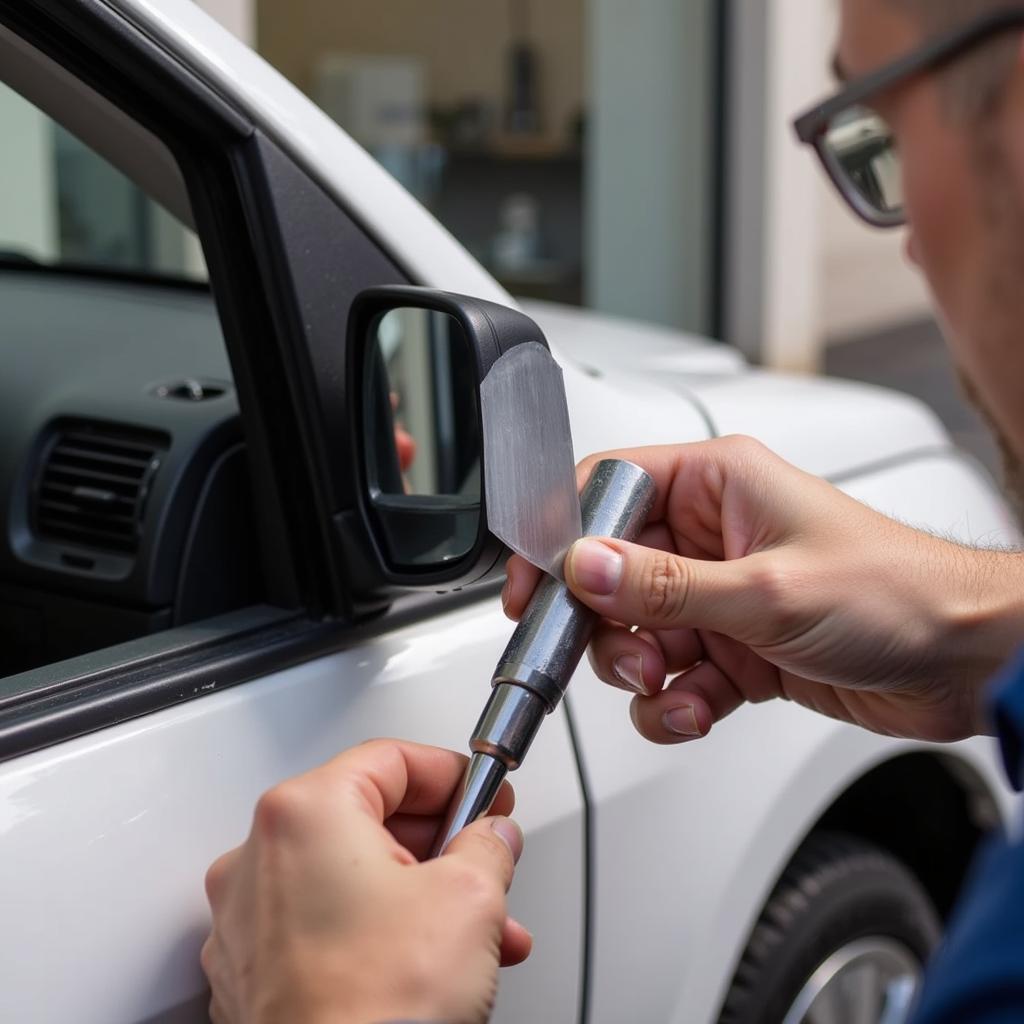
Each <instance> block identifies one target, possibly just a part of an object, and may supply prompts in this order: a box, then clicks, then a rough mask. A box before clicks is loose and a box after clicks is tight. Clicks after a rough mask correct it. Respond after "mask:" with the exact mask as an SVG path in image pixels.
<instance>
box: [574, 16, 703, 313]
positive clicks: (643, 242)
mask: <svg viewBox="0 0 1024 1024" xmlns="http://www.w3.org/2000/svg"><path fill="white" fill-rule="evenodd" d="M715 2H717V0H711V2H706V0H686V2H680V0H634V2H632V3H629V4H624V3H622V2H621V0H591V2H590V5H589V12H588V29H587V35H588V49H589V53H590V57H589V60H590V74H589V78H590V82H591V111H592V114H591V130H590V132H589V135H588V145H587V153H586V169H587V172H586V173H587V177H586V181H587V196H586V212H587V216H586V223H587V229H588V234H587V242H586V253H587V258H586V262H585V266H586V272H587V277H586V292H585V295H586V301H587V304H588V305H590V306H593V307H594V308H595V309H598V310H603V311H605V312H609V313H614V314H617V315H620V316H629V317H635V318H637V319H641V320H651V321H655V322H657V323H662V324H667V325H669V326H673V327H683V328H688V329H690V330H694V331H701V332H706V331H707V330H708V329H709V327H710V321H711V309H710V298H711V281H712V274H713V269H714V268H713V267H712V265H711V254H712V252H713V251H714V247H713V246H712V244H711V236H710V231H711V230H712V219H713V207H712V204H711V203H710V202H709V201H708V197H709V195H710V194H711V177H710V173H711V164H712V159H713V158H712V147H713V139H714V135H713V132H712V124H711V120H712V118H713V117H714V116H715V115H716V114H717V111H718V104H717V98H716V97H715V96H714V95H713V80H714V79H713V70H714V69H713V66H712V62H713V61H714V59H715V56H716V52H717V51H716V48H715V45H714V15H713V3H715Z"/></svg>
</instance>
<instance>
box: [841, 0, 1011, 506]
mask: <svg viewBox="0 0 1024 1024" xmlns="http://www.w3.org/2000/svg"><path fill="white" fill-rule="evenodd" d="M841 3H842V21H841V29H840V35H839V41H838V46H837V58H838V65H839V67H840V68H841V70H842V72H843V74H844V76H845V77H847V78H855V77H859V76H860V75H862V74H864V73H866V72H869V71H872V70H874V69H875V68H878V67H880V66H882V65H883V64H885V63H887V62H888V61H890V60H893V59H894V58H897V57H899V56H901V55H902V54H904V53H907V52H910V51H911V50H913V49H915V48H916V47H917V46H918V45H919V44H920V43H921V41H922V40H923V38H924V36H923V31H922V29H921V27H920V26H919V25H918V24H917V23H916V21H915V20H914V19H913V18H912V17H911V16H909V15H908V14H906V13H904V12H902V11H901V10H900V9H899V8H897V7H896V5H892V4H890V3H889V2H888V0H841ZM1022 82H1024V71H1022V68H1021V61H1018V63H1017V65H1015V67H1014V68H1013V71H1012V73H1011V77H1010V79H1009V81H1008V83H1007V87H1006V89H1007V92H1006V99H1005V104H1004V106H1003V108H1002V109H1000V110H999V112H998V113H997V114H995V115H993V116H992V117H991V118H988V119H986V120H984V121H983V122H979V121H978V120H977V119H975V121H974V122H973V123H972V121H971V120H969V119H967V118H964V117H958V116H956V114H955V113H954V112H951V109H950V106H949V102H948V101H949V96H948V95H947V93H946V92H944V91H943V90H942V89H941V87H940V83H939V79H938V77H937V76H936V75H934V74H929V75H924V76H921V77H919V78H917V79H914V80H912V81H909V82H907V83H906V84H904V85H900V86H898V87H897V88H896V89H894V90H891V91H890V92H889V93H887V94H884V95H880V96H879V97H877V98H876V100H874V101H873V102H872V105H873V106H875V107H876V108H877V111H878V113H879V114H880V115H881V116H882V117H884V118H885V120H886V121H887V122H888V123H889V125H890V127H891V128H892V130H893V132H894V134H895V138H896V144H897V148H898V151H899V154H900V157H901V161H902V166H903V187H904V201H905V204H906V211H907V219H908V223H909V235H908V242H907V248H908V252H909V254H910V256H911V258H912V259H913V261H914V262H915V263H917V264H918V265H919V266H920V268H921V270H922V271H923V272H924V274H925V277H926V278H927V280H928V284H929V287H930V289H931V291H932V295H933V297H934V299H935V303H936V305H937V307H938V311H939V314H940V317H941V319H942V320H943V322H944V328H945V333H946V337H947V341H948V343H949V346H950V348H951V350H952V353H953V357H954V360H955V361H956V363H957V365H958V367H959V369H960V371H961V373H962V374H963V376H964V377H965V378H966V379H967V381H968V382H969V385H970V386H969V388H968V390H969V392H971V393H973V395H974V396H976V401H977V402H978V404H980V405H981V406H982V411H983V412H984V414H985V415H986V417H987V419H988V420H989V421H990V423H991V424H992V425H993V427H994V428H995V430H996V432H997V434H998V435H999V439H1000V442H1001V447H1002V448H1003V449H1004V452H1005V454H1006V456H1007V462H1008V466H1007V469H1008V473H1007V483H1008V485H1010V486H1011V487H1013V488H1014V489H1015V490H1016V489H1017V488H1020V487H1021V481H1024V472H1022V471H1021V462H1022V461H1024V91H1022ZM1014 497H1016V498H1017V499H1018V504H1019V505H1020V506H1021V507H1024V494H1016V495H1014Z"/></svg>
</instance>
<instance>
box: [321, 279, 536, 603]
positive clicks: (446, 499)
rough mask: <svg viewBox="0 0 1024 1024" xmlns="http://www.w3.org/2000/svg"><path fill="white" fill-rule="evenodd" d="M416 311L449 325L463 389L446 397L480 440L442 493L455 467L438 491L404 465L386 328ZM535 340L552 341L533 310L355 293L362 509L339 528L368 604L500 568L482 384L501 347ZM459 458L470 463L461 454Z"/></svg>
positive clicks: (353, 346)
mask: <svg viewBox="0 0 1024 1024" xmlns="http://www.w3.org/2000/svg"><path fill="white" fill-rule="evenodd" d="M398 311H402V314H398ZM412 311H423V314H424V319H425V322H427V323H428V324H429V325H430V326H431V329H433V327H435V326H436V325H437V324H438V323H439V322H440V323H442V324H444V325H446V328H445V329H446V330H447V333H448V338H449V344H450V345H451V349H450V351H451V352H452V353H453V355H452V356H451V357H450V358H452V359H453V360H455V359H456V358H457V364H455V365H456V370H457V373H455V374H451V375H449V391H453V390H454V391H458V394H455V395H450V396H448V397H450V398H451V400H452V401H453V402H454V403H456V404H455V406H454V407H455V408H457V409H458V410H459V412H460V413H461V414H462V424H461V433H462V439H463V441H464V442H465V444H466V445H469V446H472V445H474V444H475V446H476V450H477V453H478V454H477V457H478V460H479V462H478V465H477V467H476V472H475V480H471V479H469V478H468V477H467V482H466V484H465V485H464V486H463V488H462V489H461V491H460V492H456V493H444V492H443V491H444V490H445V489H447V490H448V491H451V490H452V484H451V480H452V479H453V478H452V477H451V474H448V482H447V484H446V483H445V481H442V482H441V488H440V489H441V490H442V493H435V489H434V487H433V485H432V484H431V483H428V484H426V485H424V484H423V483H422V482H419V483H417V481H415V480H413V479H412V477H413V475H414V474H415V472H416V470H417V469H418V468H419V467H416V466H415V465H414V464H413V465H412V467H411V471H410V472H407V470H410V467H409V466H403V465H402V461H403V457H402V454H401V453H400V449H402V450H407V447H406V446H407V442H406V441H405V440H404V438H403V435H405V433H406V432H405V428H404V425H403V423H402V421H401V418H400V417H401V412H400V406H401V404H402V396H401V395H400V394H397V393H396V391H394V390H392V388H391V384H390V378H389V376H388V372H387V366H386V361H387V360H386V357H385V356H384V355H382V342H381V338H380V335H381V334H382V333H383V332H382V330H381V325H382V323H383V322H384V321H385V318H386V317H388V315H389V314H392V316H395V315H403V314H408V313H410V312H412ZM438 318H440V320H439V319H438ZM530 342H532V343H535V344H536V343H539V344H541V345H543V346H544V348H547V347H548V345H547V341H546V340H545V338H544V335H543V333H542V332H541V330H540V328H539V327H538V326H537V325H536V324H535V323H534V322H533V320H531V319H530V318H529V317H528V316H526V315H525V314H523V313H520V312H519V311H518V310H514V309H510V308H508V307H506V306H501V305H498V304H497V303H493V302H487V301H484V300H482V299H476V298H471V297H468V296H464V295H456V294H452V293H449V292H442V291H436V290H433V289H428V288H416V287H408V286H389V287H382V288H370V289H367V290H365V291H363V292H361V293H360V294H359V295H358V296H357V297H356V299H355V301H354V302H353V304H352V309H351V313H350V315H349V323H348V335H347V346H346V359H347V366H346V377H347V381H348V388H347V393H348V421H349V428H350V429H349V434H350V438H351V442H352V443H351V445H350V450H349V455H350V458H351V460H352V465H353V466H354V467H356V468H357V470H358V487H357V494H356V502H357V508H356V509H355V510H353V512H354V514H353V515H345V516H343V517H342V519H341V521H340V522H339V528H340V529H341V532H342V534H343V536H342V542H343V546H344V548H345V550H346V555H347V557H346V562H347V563H348V564H349V566H350V571H354V573H355V577H356V578H355V579H353V580H352V581H351V582H352V583H353V584H354V586H355V588H356V590H357V591H358V598H359V600H361V601H364V602H368V603H369V605H371V606H372V605H373V603H374V602H375V601H376V602H377V603H379V602H381V600H382V599H386V598H388V597H390V596H393V595H394V594H396V593H398V592H401V591H410V590H413V591H416V590H424V591H433V592H445V591H449V590H461V589H462V588H463V587H465V586H468V585H470V584H473V583H478V582H483V581H486V580H489V579H497V578H499V577H500V576H501V574H502V573H503V571H504V563H505V558H506V555H507V550H506V548H505V546H504V545H503V544H502V542H501V541H500V540H498V539H497V538H496V537H494V536H492V535H491V533H490V532H489V531H488V529H487V509H486V499H485V495H484V486H483V479H484V458H485V457H486V456H485V453H484V451H483V449H482V440H481V439H482V436H483V429H482V421H481V413H480V408H481V404H480V385H481V383H482V382H483V380H484V378H485V377H486V376H487V374H488V372H489V371H490V369H491V367H492V366H493V365H494V363H495V362H496V361H497V360H498V359H499V358H500V357H501V356H502V355H503V354H504V353H505V352H508V351H509V350H510V349H512V348H515V347H516V346H517V345H522V344H526V343H530ZM446 351H448V350H446ZM456 352H457V357H456V355H455V353H456ZM452 378H454V384H453V383H452ZM470 389H471V393H470ZM396 414H397V415H396ZM470 418H471V419H472V423H470V422H468V420H469V419H470ZM448 419H449V420H451V419H452V417H451V416H448ZM456 426H458V424H457V425H456ZM460 461H461V462H462V463H463V464H465V462H466V453H465V452H463V454H462V458H461V459H460ZM434 475H435V476H436V477H438V478H440V477H441V475H442V474H440V473H437V474H434ZM417 490H418V491H419V493H413V492H414V491H417Z"/></svg>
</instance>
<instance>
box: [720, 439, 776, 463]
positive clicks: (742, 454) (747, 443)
mask: <svg viewBox="0 0 1024 1024" xmlns="http://www.w3.org/2000/svg"><path fill="white" fill-rule="evenodd" d="M719 443H720V444H721V446H722V448H723V450H725V451H726V452H728V453H729V454H730V455H732V456H734V457H735V458H739V459H745V458H757V457H760V456H762V455H764V454H765V453H766V452H767V451H768V449H767V448H765V446H764V445H763V444H761V442H760V441H758V440H757V438H756V437H750V436H749V435H747V434H730V435H729V436H727V437H723V438H722V439H721V441H720V442H719Z"/></svg>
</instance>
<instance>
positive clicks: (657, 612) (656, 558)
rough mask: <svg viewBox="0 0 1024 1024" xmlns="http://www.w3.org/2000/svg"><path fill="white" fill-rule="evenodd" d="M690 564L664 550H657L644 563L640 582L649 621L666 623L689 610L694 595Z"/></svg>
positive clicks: (645, 611) (644, 609)
mask: <svg viewBox="0 0 1024 1024" xmlns="http://www.w3.org/2000/svg"><path fill="white" fill-rule="evenodd" d="M690 584H691V579H690V573H689V571H688V570H687V568H686V564H685V563H684V562H683V561H682V560H680V559H678V558H676V557H675V556H673V555H670V554H668V553H667V552H664V551H654V552H652V553H651V555H650V557H649V558H647V560H646V561H645V563H644V566H643V569H642V575H641V580H640V592H641V595H642V597H641V599H642V602H643V611H644V613H645V615H646V616H647V618H648V619H650V620H652V621H655V622H665V621H672V620H675V619H679V618H681V617H682V615H683V613H684V612H685V611H686V605H687V600H688V598H689V593H690Z"/></svg>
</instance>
